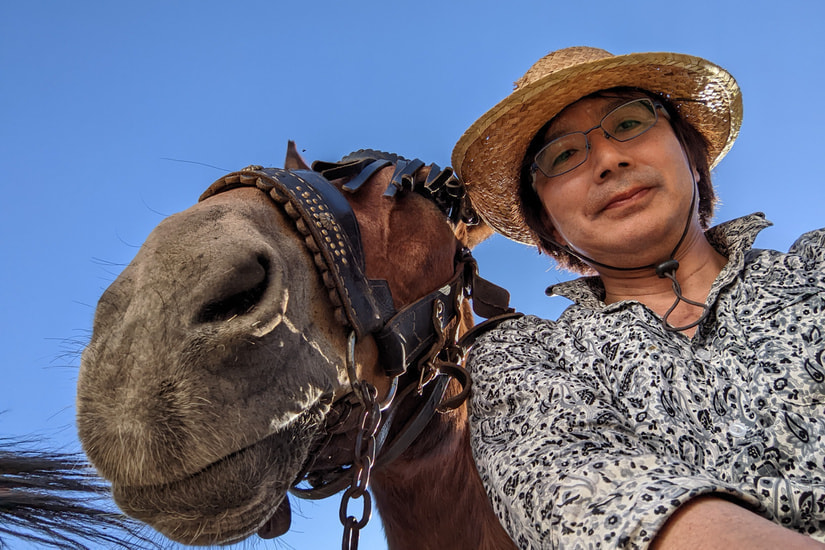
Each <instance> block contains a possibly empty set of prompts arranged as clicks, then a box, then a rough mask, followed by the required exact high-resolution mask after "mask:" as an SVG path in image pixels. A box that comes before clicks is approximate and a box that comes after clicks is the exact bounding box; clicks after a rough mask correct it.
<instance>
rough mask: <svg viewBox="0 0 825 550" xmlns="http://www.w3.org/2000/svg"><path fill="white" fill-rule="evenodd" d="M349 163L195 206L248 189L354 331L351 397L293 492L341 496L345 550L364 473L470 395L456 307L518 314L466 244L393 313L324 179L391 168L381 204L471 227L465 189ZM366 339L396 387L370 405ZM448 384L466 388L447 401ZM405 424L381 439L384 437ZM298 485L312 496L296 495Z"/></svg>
mask: <svg viewBox="0 0 825 550" xmlns="http://www.w3.org/2000/svg"><path fill="white" fill-rule="evenodd" d="M356 155H360V156H358V157H357V158H354V159H352V160H349V161H346V159H345V161H344V162H340V163H326V162H315V163H313V165H312V168H313V170H283V169H278V168H263V167H261V166H249V167H247V168H244V169H243V170H241V171H239V172H233V173H231V174H228V175H226V176H224V177H223V178H221V179H219V180H217V181H216V182H215V183H213V184H212V185H211V186H210V187H209V188H208V189H207V190H206V191H205V192H204V193H203V194H202V195H201V197H200V199H199V200H204V199H206V198H208V197H211V196H213V195H216V194H218V193H221V192H224V191H227V190H230V189H235V188H238V187H255V188H257V189H260V190H261V191H263V192H265V193H267V195H268V196H269V197H270V198H272V200H273V201H274V202H275V203H276V204H278V205H279V206H280V207H281V208H282V209H283V210H284V211H285V212H286V214H287V215H288V216H289V217H290V218H291V219H292V220H293V222H294V224H295V227H296V228H297V229H298V231H299V232H300V233H301V235H303V237H304V241H305V243H306V246H307V247H308V249H309V250H310V252H311V253H312V254H313V258H314V262H315V265H316V268H317V269H318V271H319V273H320V275H321V278H322V280H323V282H324V285H325V286H326V288H327V291H328V295H329V299H330V301H331V303H332V304H333V306H334V307H335V317H336V319H337V321H338V322H339V323H341V324H342V325H343V326H344V327H345V328H347V329H349V330H350V338H349V346H348V353H347V371H348V373H349V379H350V386H351V388H352V391H351V392H349V393H348V394H347V395H345V396H344V397H342V398H340V399H338V400H337V401H336V402H335V403H333V405H332V408H331V410H330V412H329V413H328V414H327V416H326V419H325V437H323V438H322V441H321V442H320V443H319V444H318V445H317V447H316V448H315V449H314V450H313V452H311V453H310V457H311V458H310V460H309V461H308V463H307V465H306V466H305V468H304V471H303V472H302V473H301V474H300V475H299V476H298V478H297V479H296V481H295V482H294V483H293V487H292V489H291V492H292V493H293V494H294V495H296V496H298V497H300V498H309V499H320V498H326V497H328V496H331V495H333V494H335V493H338V492H339V491H341V490H343V489H346V491H345V493H344V495H343V499H342V502H341V509H340V516H341V521H342V523H343V524H344V548H357V545H358V531H359V530H360V529H361V528H363V527H364V526H365V525H366V524H367V522H368V521H369V517H370V511H371V497H370V493H369V491H368V485H369V476H370V472H371V470H372V469H373V468H374V467H375V466H383V465H386V464H389V463H390V462H392V460H394V459H395V458H397V457H398V456H400V455H401V453H403V452H404V450H406V448H407V447H408V446H409V445H410V444H411V443H412V442H413V441H415V439H416V438H417V437H418V436H419V435H420V433H421V432H422V431H423V430H424V428H425V427H426V425H427V424H428V423H429V422H430V420H431V419H432V418H433V416H435V414H436V412H445V411H448V410H451V409H454V408H457V407H459V406H460V405H461V403H463V402H464V400H465V399H466V398H467V396H468V395H469V390H470V386H471V379H470V375H469V373H468V372H467V371H466V370H465V369H464V368H463V367H461V366H460V365H459V362H460V361H461V359H462V358H463V353H464V350H465V349H466V347H468V346H467V345H466V344H464V345H462V343H459V342H458V340H457V331H458V325H459V322H458V318H459V314H460V305H461V303H462V302H463V301H464V300H465V299H468V298H469V299H472V304H473V311H474V312H475V314H476V315H478V316H480V317H484V318H487V319H489V320H488V321H486V322H484V323H482V325H484V326H490V325H492V324H495V323H497V322H500V321H502V320H505V319H508V318H511V317H513V316H516V315H518V314H516V313H514V311H513V309H512V308H509V307H508V302H509V293H508V292H507V291H506V290H504V289H502V288H500V287H498V286H496V285H494V284H493V283H490V282H489V281H486V280H485V279H483V278H481V277H480V276H479V275H478V266H477V264H476V261H475V259H474V258H473V257H472V255H471V254H470V251H469V250H468V249H466V248H465V249H462V250H461V251H459V253H458V254H457V255H456V259H455V261H454V263H455V268H454V274H453V276H452V278H451V279H450V280H449V281H447V282H445V283H444V284H443V285H442V286H441V287H439V288H438V289H436V290H435V291H433V292H431V293H430V294H428V295H426V296H424V297H422V298H420V299H418V300H417V301H415V302H413V303H411V304H409V305H407V306H405V307H404V308H402V309H401V310H398V311H396V310H395V308H394V306H393V301H392V296H391V294H390V291H389V286H388V284H387V281H385V280H383V279H368V278H367V277H366V275H365V273H366V268H365V262H364V252H363V244H362V242H361V234H360V230H359V227H358V222H357V220H356V218H355V214H354V213H353V211H352V208H351V207H350V205H349V203H348V202H347V200H346V198H345V197H344V195H343V194H342V192H341V191H339V190H338V188H337V187H335V186H334V185H333V184H331V183H330V181H329V180H332V179H339V178H348V181H347V182H346V183H345V184H344V185H343V188H342V189H343V191H344V192H345V193H356V192H358V189H359V188H360V187H361V186H362V185H363V184H364V183H365V182H366V181H368V180H369V179H370V178H371V177H372V176H373V175H374V174H375V173H376V172H377V171H378V170H380V169H383V168H385V167H387V166H392V165H394V166H395V172H394V174H393V177H392V179H391V182H390V184H389V186H388V187H387V190H386V191H385V193H384V195H385V196H386V197H388V198H392V197H394V196H395V195H396V194H398V193H403V192H416V193H419V194H421V195H423V196H425V197H427V198H428V199H430V200H432V202H433V203H434V204H436V206H438V207H439V209H440V210H441V211H442V212H443V213H444V215H445V216H446V217H448V218H449V219H450V220H451V222H453V223H454V224H455V223H456V222H458V221H464V222H465V223H467V224H474V223H478V221H477V218H476V215H475V213H474V212H473V210H472V208H471V207H470V205H469V201H468V199H467V197H466V195H465V193H464V186H463V184H462V183H461V182H460V181H459V180H458V178H456V177H455V175H454V174H453V172H452V169H451V168H447V169H445V170H441V169H440V168H439V167H438V166H437V165H435V164H432V165H430V171H429V175H428V177H427V178H426V180H423V178H418V179H417V178H416V173H417V172H418V170H419V169H420V168H422V167H423V166H424V163H423V162H422V161H420V160H417V159H416V160H412V161H409V160H406V159H403V158H401V157H396V156H394V155H393V156H392V160H390V159H386V158H382V159H376V158H374V157H375V156H386V155H387V154H386V153H380V152H375V151H361V152H359V153H355V154H354V155H353V156H356ZM471 332H473V333H474V334H475V333H476V332H477V331H476V330H473V331H471ZM367 335H372V336H373V337H374V339H375V342H376V344H377V346H378V351H379V358H380V363H381V364H382V365H383V367H384V371H385V373H386V375H387V376H388V377H390V378H391V379H392V385H391V389H390V394H389V396H388V397H387V398H386V400H385V401H384V402H383V403H378V402H377V401H376V394H377V392H376V390H375V388H374V387H373V386H372V385H371V384H369V383H368V382H366V381H363V380H358V378H357V375H356V373H355V357H354V349H355V342H356V340H358V339H361V338H364V337H366V336H367ZM453 379H455V380H457V381H458V382H459V383H460V385H461V387H462V390H461V392H460V393H459V394H458V395H457V396H455V397H452V398H450V399H447V400H444V394H445V392H446V390H447V386H448V384H449V382H450V381H451V380H453ZM407 399H412V400H414V402H415V408H414V411H413V412H412V414H410V415H408V416H407V418H403V419H402V418H400V416H401V415H400V414H399V412H398V410H399V407H398V405H399V404H400V403H402V402H404V401H405V400H407ZM401 422H403V423H404V424H403V426H402V427H401V428H400V429H398V430H395V431H396V435H395V437H393V438H392V439H391V440H389V434H390V431H391V429H392V428H393V426H395V425H396V424H399V425H400V423H401ZM353 434H354V436H353ZM353 449H354V452H353ZM303 482H307V483H308V484H309V485H310V488H305V487H298V485H299V484H301V483H303ZM357 498H363V502H362V505H363V513H362V517H361V519H360V520H359V519H356V518H355V517H354V516H351V515H348V514H347V506H348V503H349V501H350V500H351V499H357Z"/></svg>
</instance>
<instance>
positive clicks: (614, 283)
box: [600, 233, 727, 337]
mask: <svg viewBox="0 0 825 550" xmlns="http://www.w3.org/2000/svg"><path fill="white" fill-rule="evenodd" d="M676 260H678V261H679V269H678V270H677V271H676V280H677V281H678V282H679V285H680V286H681V289H682V295H683V296H685V297H686V298H689V299H690V300H693V301H696V302H701V303H704V302H705V301H706V300H707V297H708V293H709V292H710V288H711V286H712V285H713V282H714V281H715V280H716V277H717V276H718V275H719V273H720V272H721V271H722V268H723V267H725V264H726V263H727V258H725V257H724V256H722V255H721V254H719V252H717V251H716V250H715V249H714V248H713V247H712V246H711V245H710V244H709V243H708V241H707V239H705V236H704V234H696V233H694V234H693V235H692V236H690V237H688V238H687V239H686V240H685V242H683V243H682V246H681V247H680V250H679V251H678V252H677V254H676ZM600 275H601V279H602V283H603V284H604V288H605V300H604V301H605V303H608V304H610V303H614V302H619V301H622V300H636V301H639V302H641V303H643V304H645V305H646V306H647V307H649V308H650V309H651V310H653V311H654V312H656V313H657V314H658V315H660V316H662V317H664V315H665V313H666V312H667V310H668V309H669V308H670V307H671V305H672V304H673V302H674V301H675V300H676V296H675V294H674V292H673V286H672V282H671V280H670V279H668V278H662V277H659V276H658V275H657V274H656V273H655V271H654V270H653V269H644V270H639V271H634V272H619V271H613V270H609V269H604V270H600ZM701 315H702V308H700V307H698V306H693V305H690V304H688V303H686V302H684V301H680V302H679V304H678V305H677V306H676V308H675V309H674V310H673V312H671V314H670V316H669V317H668V323H669V324H670V325H671V326H684V325H688V324H690V323H693V322H694V321H696V320H697V319H699V317H700V316H701ZM695 331H696V328H695V327H693V328H691V329H687V330H684V331H682V333H683V334H685V335H686V336H688V337H690V336H693V334H694V332H695Z"/></svg>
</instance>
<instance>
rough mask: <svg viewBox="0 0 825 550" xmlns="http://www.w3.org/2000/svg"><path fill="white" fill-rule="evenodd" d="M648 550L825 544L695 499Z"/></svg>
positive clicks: (730, 506)
mask: <svg viewBox="0 0 825 550" xmlns="http://www.w3.org/2000/svg"><path fill="white" fill-rule="evenodd" d="M650 548H651V550H665V549H666V550H682V549H685V550H711V549H720V550H738V549H742V550H762V549H764V550H774V549H777V548H781V549H782V550H796V549H800V550H801V549H806V548H810V549H818V550H822V549H823V548H825V544H822V543H820V542H817V541H815V540H814V539H812V538H810V537H807V536H805V535H803V534H801V533H797V532H796V531H791V530H790V529H786V528H785V527H782V526H781V525H778V524H776V523H773V522H772V521H769V520H767V519H765V518H763V517H762V516H759V515H757V514H754V513H753V512H751V511H749V510H747V509H746V508H743V507H742V506H739V505H737V504H735V503H733V502H730V501H728V500H725V499H722V498H717V497H713V496H702V497H698V498H695V499H693V500H691V501H689V502H687V503H686V504H684V505H682V506H681V507H679V509H678V510H677V511H676V512H675V513H674V514H673V515H672V516H671V517H670V519H668V521H667V523H666V524H665V525H664V527H663V528H662V529H661V530H660V531H659V533H658V534H657V535H656V538H655V539H654V540H653V544H652V545H651V546H650Z"/></svg>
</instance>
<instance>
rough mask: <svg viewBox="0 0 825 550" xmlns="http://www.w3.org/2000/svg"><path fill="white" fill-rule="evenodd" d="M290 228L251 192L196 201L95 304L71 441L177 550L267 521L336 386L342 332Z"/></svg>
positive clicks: (122, 501) (130, 509)
mask: <svg viewBox="0 0 825 550" xmlns="http://www.w3.org/2000/svg"><path fill="white" fill-rule="evenodd" d="M207 203H210V204H207ZM290 231H291V226H290V225H289V224H288V223H286V222H284V220H283V219H282V217H281V216H279V215H278V212H277V211H276V210H275V209H273V208H272V207H271V205H270V204H269V202H265V201H257V199H255V198H254V195H253V196H252V197H251V198H250V200H249V201H248V203H243V204H242V205H239V206H238V205H236V206H234V207H233V208H224V207H223V206H222V204H221V201H220V200H216V201H207V202H204V203H201V204H199V205H197V206H196V207H193V209H191V212H189V213H184V214H181V215H177V216H173V217H172V218H169V219H168V220H166V221H165V222H163V223H162V224H161V225H160V226H159V227H158V228H157V229H156V230H155V232H153V234H152V235H151V236H150V237H149V239H148V240H147V242H146V244H145V245H144V247H143V248H142V249H141V251H140V252H139V253H138V255H137V257H136V258H135V260H134V261H133V263H132V264H130V266H129V267H127V268H126V269H125V270H124V272H123V273H122V274H121V276H120V277H119V278H118V279H117V281H115V283H113V284H112V286H111V287H110V288H109V289H108V290H107V291H106V293H105V294H104V296H103V297H102V298H101V302H100V305H99V307H98V310H97V312H96V316H95V328H94V332H93V335H92V339H91V342H90V344H89V346H88V347H87V349H86V351H85V352H84V354H83V358H82V361H81V370H80V374H79V377H78V400H77V411H78V418H77V423H78V431H79V435H80V439H81V442H82V443H83V447H84V450H85V451H86V453H87V455H88V457H89V459H90V460H91V461H92V463H93V464H94V465H95V466H96V467H97V468H98V470H99V472H100V473H101V474H102V475H103V476H104V477H106V478H107V479H109V480H110V481H111V482H112V488H113V492H114V495H115V498H116V500H117V502H118V505H119V506H120V507H121V508H122V509H123V510H124V512H126V513H127V514H129V515H131V516H133V517H136V518H138V519H141V520H143V521H145V522H146V523H148V524H150V525H152V526H153V527H154V528H155V529H157V530H158V531H160V532H161V533H163V534H164V535H166V536H168V537H169V538H172V539H174V540H177V541H180V542H185V543H188V544H220V543H227V542H232V541H235V540H238V539H242V538H244V537H246V536H249V535H250V534H252V533H254V532H255V531H256V530H258V529H259V528H260V527H261V526H262V525H264V524H266V522H267V520H268V519H269V518H270V516H271V515H272V514H273V513H274V512H275V510H276V508H277V506H278V504H279V503H280V502H281V501H282V500H283V499H284V496H285V493H286V491H287V489H288V487H289V485H290V484H291V483H292V482H293V481H294V480H295V478H296V477H297V476H298V474H299V473H300V471H301V469H302V467H303V465H304V463H305V461H306V459H307V455H308V453H309V451H310V447H311V445H312V444H313V442H314V440H315V437H316V433H317V431H318V430H319V429H320V428H321V426H322V423H323V416H324V414H326V412H327V410H328V408H329V404H330V402H331V401H332V399H333V396H334V395H335V394H336V392H339V391H340V389H341V387H342V377H343V378H345V376H346V375H345V374H344V373H345V372H346V369H345V365H344V362H345V359H344V358H343V357H342V356H341V355H340V354H336V353H335V351H334V350H343V349H344V348H345V345H344V342H345V341H346V334H345V333H344V331H343V329H342V328H341V327H339V326H338V325H337V324H335V321H334V315H333V312H332V311H331V309H329V308H328V307H327V309H324V307H326V306H325V305H324V304H326V303H327V300H326V290H325V289H324V287H323V284H322V283H321V282H320V281H319V280H318V276H317V274H316V273H315V270H314V266H313V262H312V258H311V256H309V254H308V253H307V251H306V250H305V248H304V244H303V242H302V241H301V240H299V239H297V238H296V237H295V235H294V234H293V233H290ZM218 262H224V263H223V264H219V265H216V264H218ZM222 274H223V275H222ZM252 298H254V299H255V300H257V301H256V302H254V303H253V304H250V303H248V300H250V299H252ZM306 304H321V306H314V307H306Z"/></svg>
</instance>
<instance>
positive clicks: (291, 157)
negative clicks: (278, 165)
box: [284, 140, 310, 170]
mask: <svg viewBox="0 0 825 550" xmlns="http://www.w3.org/2000/svg"><path fill="white" fill-rule="evenodd" d="M284 168H286V169H287V170H309V169H310V168H309V164H307V163H306V161H305V160H304V159H303V157H302V156H301V154H300V153H299V152H298V148H297V147H295V142H294V141H292V140H289V142H288V143H287V145H286V160H284Z"/></svg>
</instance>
